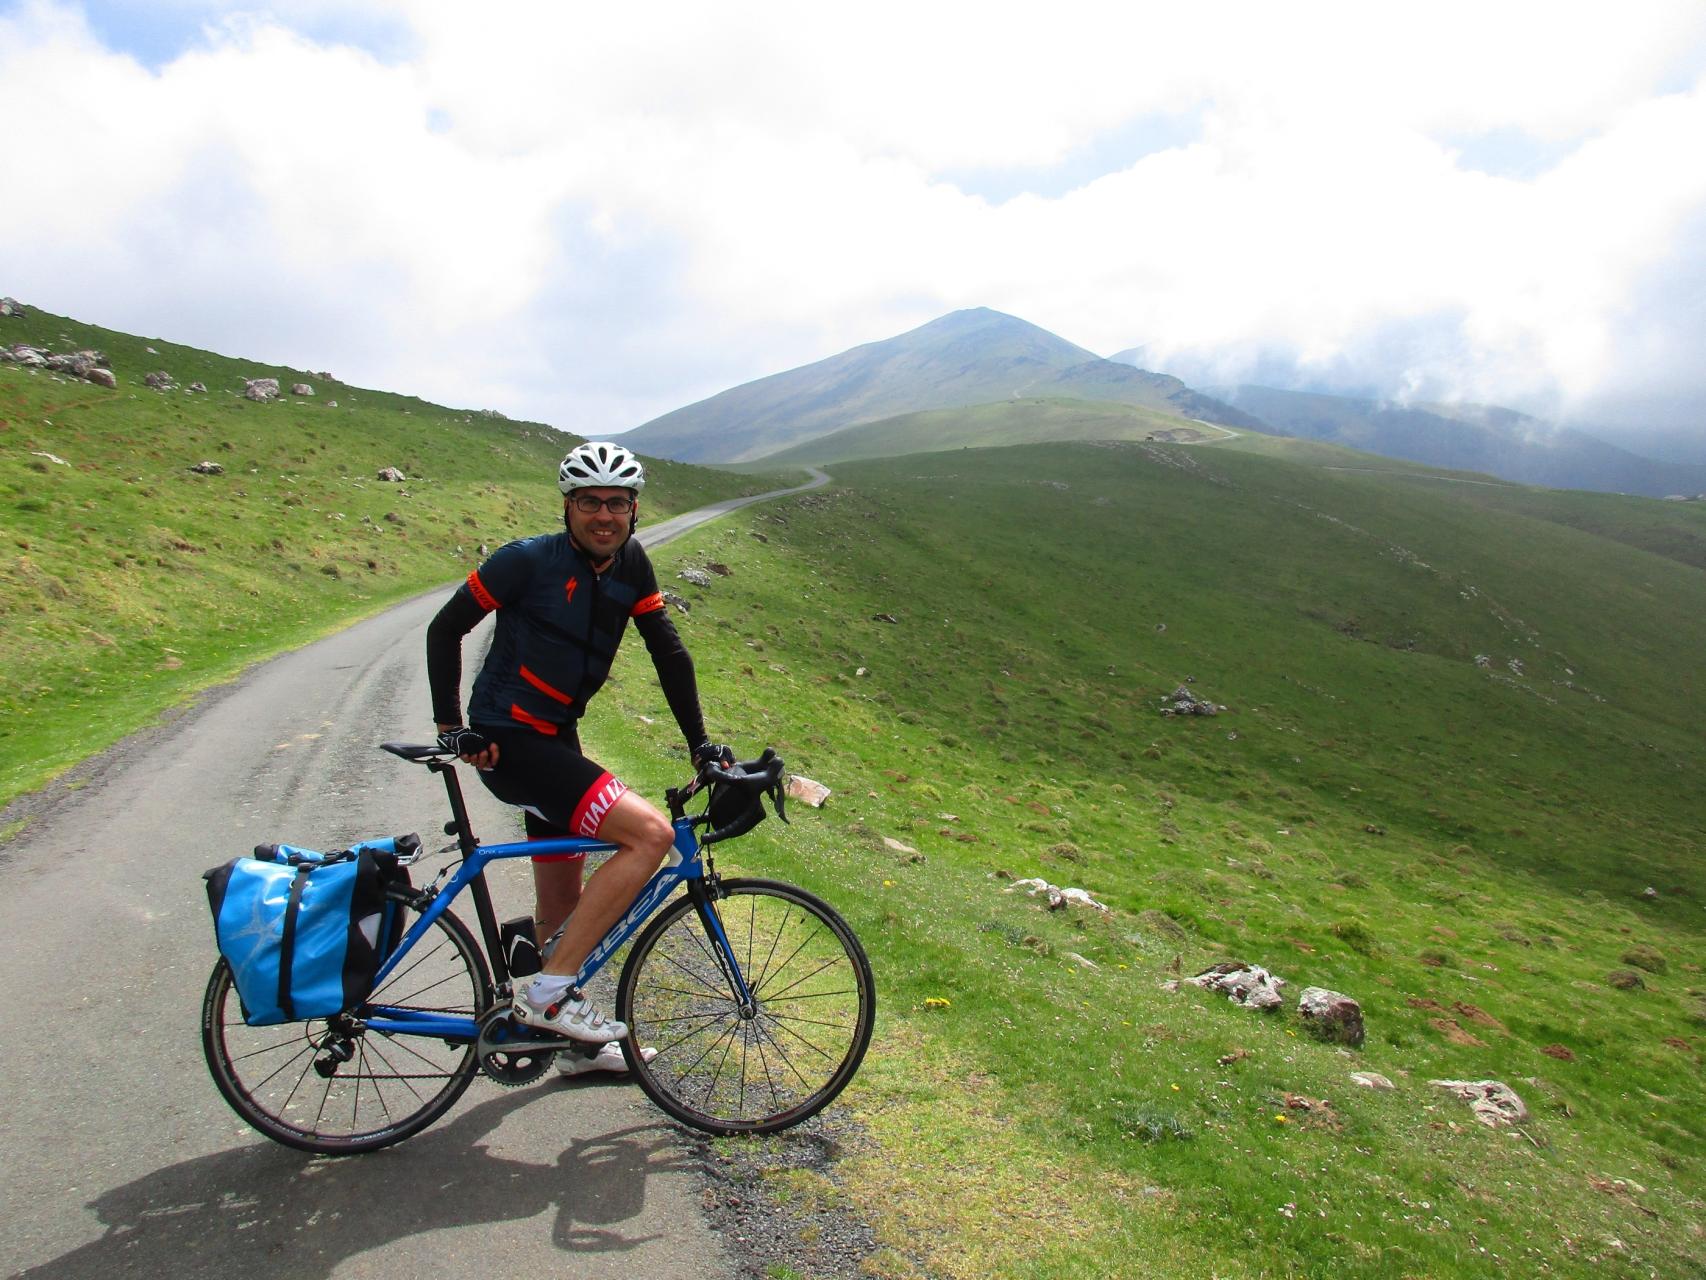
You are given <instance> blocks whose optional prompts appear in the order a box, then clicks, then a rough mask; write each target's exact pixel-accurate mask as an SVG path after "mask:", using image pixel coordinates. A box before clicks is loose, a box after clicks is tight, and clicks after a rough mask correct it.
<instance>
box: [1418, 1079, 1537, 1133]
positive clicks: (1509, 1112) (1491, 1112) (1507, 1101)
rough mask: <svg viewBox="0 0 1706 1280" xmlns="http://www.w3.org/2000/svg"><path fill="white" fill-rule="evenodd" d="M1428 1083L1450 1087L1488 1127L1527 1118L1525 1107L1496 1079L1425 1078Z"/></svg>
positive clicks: (1522, 1121)
mask: <svg viewBox="0 0 1706 1280" xmlns="http://www.w3.org/2000/svg"><path fill="white" fill-rule="evenodd" d="M1428 1083H1429V1084H1431V1085H1437V1086H1438V1087H1439V1088H1441V1089H1447V1090H1450V1091H1451V1092H1452V1093H1453V1094H1455V1095H1456V1096H1457V1097H1459V1098H1461V1099H1462V1100H1463V1101H1465V1102H1467V1103H1468V1104H1469V1109H1470V1110H1471V1111H1472V1112H1474V1114H1475V1119H1476V1120H1478V1121H1480V1122H1481V1123H1482V1124H1484V1125H1486V1126H1487V1127H1488V1128H1490V1129H1496V1128H1498V1127H1499V1126H1500V1125H1504V1124H1524V1123H1526V1122H1527V1120H1528V1108H1527V1107H1525V1106H1524V1105H1523V1103H1522V1099H1521V1098H1519V1097H1517V1096H1516V1091H1515V1090H1514V1089H1512V1088H1511V1087H1510V1086H1509V1085H1508V1084H1502V1083H1501V1082H1499V1081H1497V1080H1429V1081H1428Z"/></svg>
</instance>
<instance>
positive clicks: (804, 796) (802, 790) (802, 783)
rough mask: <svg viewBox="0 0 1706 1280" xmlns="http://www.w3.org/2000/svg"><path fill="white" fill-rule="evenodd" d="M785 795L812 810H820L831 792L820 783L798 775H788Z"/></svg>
mask: <svg viewBox="0 0 1706 1280" xmlns="http://www.w3.org/2000/svg"><path fill="white" fill-rule="evenodd" d="M787 794H788V795H790V796H792V797H793V798H794V799H796V800H801V801H804V802H805V803H806V804H808V805H810V806H811V807H812V808H813V809H821V808H823V806H824V802H825V801H826V800H828V799H829V797H830V795H831V794H832V792H831V791H830V789H829V788H828V787H826V786H824V785H823V783H821V782H814V781H813V780H812V779H810V778H807V777H804V776H802V775H800V774H797V773H790V774H789V775H788V786H787Z"/></svg>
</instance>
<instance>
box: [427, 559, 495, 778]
mask: <svg viewBox="0 0 1706 1280" xmlns="http://www.w3.org/2000/svg"><path fill="white" fill-rule="evenodd" d="M487 612H488V610H487V609H486V608H485V606H483V605H482V604H481V603H480V602H479V601H478V600H476V599H475V598H474V593H473V592H472V591H471V590H470V589H469V586H468V584H467V583H463V584H462V585H461V586H460V587H458V588H457V589H456V594H455V595H453V596H451V597H450V599H449V600H448V601H447V602H446V603H445V606H444V608H442V609H440V610H439V611H438V613H437V614H436V615H435V616H434V617H433V620H432V621H431V622H429V623H428V624H427V686H428V687H429V688H430V689H431V690H432V718H433V720H434V721H435V722H436V723H437V724H438V740H439V742H440V744H441V745H445V746H448V747H450V748H451V749H452V750H454V749H455V746H456V745H467V744H466V742H464V743H461V744H456V740H455V739H454V738H452V737H451V735H452V734H454V733H455V732H456V731H457V730H459V729H461V728H462V637H463V636H465V635H467V634H468V633H469V632H470V631H472V630H473V629H474V628H475V627H476V626H478V625H479V622H480V619H481V618H483V617H485V616H486V613H487ZM462 732H463V733H464V734H465V735H467V737H472V736H473V735H472V733H471V732H470V731H468V730H463V731H462ZM475 745H479V748H480V749H479V750H477V751H475V752H473V753H472V754H468V753H462V752H459V753H458V754H459V755H460V756H461V759H462V760H463V761H464V763H467V764H471V765H473V766H474V767H475V768H476V769H490V768H492V767H493V766H494V765H496V764H497V762H498V744H497V743H495V742H484V741H483V740H482V741H481V743H480V744H475Z"/></svg>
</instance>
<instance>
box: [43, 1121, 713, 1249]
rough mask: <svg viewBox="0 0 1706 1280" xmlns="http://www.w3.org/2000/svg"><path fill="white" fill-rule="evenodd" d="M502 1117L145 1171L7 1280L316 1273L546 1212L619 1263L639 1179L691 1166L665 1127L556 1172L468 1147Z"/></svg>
mask: <svg viewBox="0 0 1706 1280" xmlns="http://www.w3.org/2000/svg"><path fill="white" fill-rule="evenodd" d="M514 1109H515V1099H514V1098H513V1097H511V1096H502V1097H497V1098H493V1099H492V1100H491V1101H489V1102H485V1103H482V1104H480V1105H479V1106H476V1107H473V1108H471V1109H469V1110H468V1111H466V1112H463V1113H462V1114H461V1115H460V1116H458V1117H457V1118H456V1119H455V1120H453V1121H451V1122H449V1123H446V1124H441V1125H439V1126H437V1127H436V1128H433V1129H430V1130H428V1131H427V1132H426V1133H424V1134H421V1135H419V1136H417V1137H414V1138H411V1139H410V1140H409V1141H407V1142H405V1143H403V1144H402V1145H400V1146H397V1147H393V1148H390V1149H388V1150H385V1151H379V1152H375V1153H373V1154H371V1155H366V1156H354V1157H345V1158H342V1159H316V1158H314V1157H310V1156H307V1155H305V1154H303V1153H301V1152H295V1151H290V1150H287V1149H286V1148H283V1147H278V1146H274V1145H273V1144H272V1143H270V1142H263V1143H260V1144H251V1145H248V1146H245V1147H241V1148H239V1149H237V1150H234V1151H223V1152H220V1153H219V1154H217V1155H210V1156H201V1157H198V1158H196V1159H194V1160H187V1161H185V1162H184V1163H182V1164H177V1165H172V1166H170V1167H168V1168H165V1169H160V1170H157V1171H156V1172H154V1173H150V1174H149V1175H147V1176H146V1177H144V1178H139V1179H138V1180H136V1181H135V1182H132V1183H129V1184H127V1185H125V1186H122V1187H116V1188H114V1189H113V1190H111V1191H107V1192H105V1193H103V1194H102V1195H101V1196H99V1197H98V1198H96V1199H95V1200H94V1201H93V1202H92V1203H91V1204H90V1205H89V1208H91V1209H92V1210H94V1212H95V1214H96V1215H97V1216H98V1217H99V1218H100V1220H101V1222H102V1223H104V1224H105V1226H106V1234H105V1235H103V1236H102V1237H101V1238H100V1239H99V1240H95V1241H91V1242H90V1243H89V1244H86V1245H82V1246H80V1247H78V1248H76V1249H73V1250H72V1251H71V1252H69V1253H67V1254H64V1255H63V1256H61V1257H59V1258H55V1259H54V1260H52V1261H51V1262H46V1263H43V1264H41V1265H40V1266H36V1267H32V1268H30V1269H29V1270H26V1271H23V1272H21V1273H19V1274H20V1275H22V1276H27V1277H31V1280H37V1278H46V1277H61V1278H64V1280H71V1278H72V1277H77V1278H79V1280H81V1278H83V1277H90V1278H93V1277H102V1278H103V1280H105V1278H106V1277H111V1276H115V1275H137V1276H149V1277H158V1276H166V1277H178V1278H181V1277H184V1276H189V1275H198V1274H212V1273H215V1272H217V1273H218V1274H219V1275H221V1276H225V1277H230V1278H231V1280H285V1278H286V1277H300V1276H305V1275H327V1274H329V1273H330V1272H331V1271H333V1270H334V1269H335V1268H336V1267H337V1266H338V1265H339V1264H341V1263H343V1262H344V1261H345V1260H346V1259H349V1258H351V1257H354V1256H356V1255H358V1254H363V1253H366V1252H368V1251H370V1250H375V1249H380V1248H383V1247H385V1246H387V1245H392V1244H395V1243H397V1242H398V1241H401V1240H405V1239H407V1238H408V1237H410V1236H413V1235H416V1234H419V1233H423V1232H428V1231H440V1230H443V1229H445V1228H454V1227H461V1226H470V1225H476V1224H481V1223H498V1222H506V1221H516V1222H519V1221H522V1220H524V1219H528V1218H532V1217H535V1216H537V1215H539V1214H541V1213H543V1212H544V1211H545V1210H547V1209H555V1210H556V1219H555V1222H554V1224H553V1226H552V1229H551V1240H552V1243H553V1244H555V1245H556V1246H557V1248H559V1249H562V1250H564V1251H565V1252H569V1253H584V1254H594V1255H597V1254H622V1253H624V1252H626V1251H628V1250H631V1249H634V1248H637V1247H639V1246H640V1245H643V1244H645V1243H647V1242H648V1241H649V1240H651V1239H653V1238H654V1237H652V1236H633V1235H627V1234H624V1232H623V1231H622V1230H621V1224H622V1223H624V1222H628V1221H629V1220H631V1219H634V1218H636V1217H637V1216H638V1215H639V1214H640V1211H641V1208H642V1207H643V1205H644V1203H645V1196H646V1181H647V1179H648V1178H649V1177H651V1176H652V1175H653V1174H658V1173H669V1172H675V1171H680V1170H684V1169H687V1168H689V1167H693V1166H694V1165H695V1161H694V1159H693V1157H692V1155H691V1154H690V1153H688V1152H686V1151H684V1150H682V1146H681V1142H680V1139H679V1137H678V1136H677V1135H676V1134H675V1132H674V1131H673V1130H672V1129H671V1128H670V1126H669V1125H668V1124H666V1123H663V1122H658V1123H652V1124H645V1125H636V1126H634V1127H632V1128H628V1129H624V1130H620V1131H618V1132H615V1133H610V1134H606V1135H601V1136H599V1137H595V1138H587V1139H584V1140H580V1141H577V1142H575V1143H573V1144H572V1145H571V1146H570V1147H569V1148H568V1149H567V1150H565V1151H564V1152H563V1153H562V1155H560V1156H559V1157H558V1158H557V1159H556V1161H555V1162H554V1163H550V1164H535V1163H529V1162H527V1161H524V1160H513V1159H508V1158H505V1157H503V1156H499V1155H494V1154H492V1153H491V1152H490V1151H489V1150H487V1149H485V1148H483V1147H481V1146H479V1145H477V1144H478V1143H479V1141H480V1139H481V1138H482V1137H483V1136H484V1135H486V1134H487V1133H489V1132H490V1131H491V1130H492V1129H493V1128H495V1127H496V1126H497V1124H498V1123H499V1122H500V1121H502V1120H503V1119H504V1117H505V1116H506V1115H507V1114H508V1113H510V1112H512V1111H513V1110H514ZM454 1252H455V1253H456V1254H459V1253H460V1251H459V1250H456V1251H454ZM502 1254H503V1251H502V1250H501V1249H499V1250H493V1251H492V1255H491V1256H489V1257H488V1258H487V1259H486V1262H489V1263H490V1264H491V1265H492V1266H493V1267H498V1266H499V1264H500V1259H501V1257H502ZM446 1261H447V1262H448V1261H449V1258H447V1259H446ZM461 1262H462V1263H463V1264H467V1265H473V1263H474V1260H473V1259H469V1258H467V1257H465V1256H463V1257H462V1258H461ZM615 1265H616V1266H618V1267H620V1266H622V1265H623V1264H621V1263H620V1262H617V1263H616V1264H615ZM458 1269H461V1268H460V1267H458ZM590 1269H591V1268H590V1267H589V1268H585V1269H582V1268H576V1273H579V1274H584V1273H585V1272H586V1271H587V1270H590Z"/></svg>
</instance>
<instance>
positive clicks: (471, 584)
mask: <svg viewBox="0 0 1706 1280" xmlns="http://www.w3.org/2000/svg"><path fill="white" fill-rule="evenodd" d="M468 590H469V591H470V592H472V593H473V596H474V603H475V604H477V605H479V606H480V608H482V609H496V608H497V607H498V602H497V599H496V597H494V596H493V595H492V593H491V592H490V591H487V590H486V584H485V583H483V582H481V581H480V571H479V570H478V569H476V570H474V572H473V573H470V574H469V575H468Z"/></svg>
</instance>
